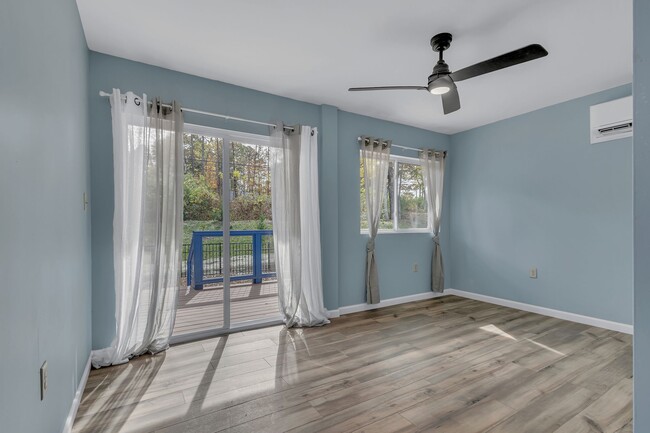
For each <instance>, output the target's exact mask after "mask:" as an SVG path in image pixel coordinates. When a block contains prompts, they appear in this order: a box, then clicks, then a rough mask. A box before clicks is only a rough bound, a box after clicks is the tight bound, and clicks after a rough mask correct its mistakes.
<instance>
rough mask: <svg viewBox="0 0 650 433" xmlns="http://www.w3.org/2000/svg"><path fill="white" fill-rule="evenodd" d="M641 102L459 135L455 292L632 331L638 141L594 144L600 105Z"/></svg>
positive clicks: (582, 101)
mask: <svg viewBox="0 0 650 433" xmlns="http://www.w3.org/2000/svg"><path fill="white" fill-rule="evenodd" d="M630 94H631V87H630V86H629V85H627V86H622V87H618V88H614V89H610V90H607V91H604V92H600V93H597V94H593V95H590V96H587V97H584V98H579V99H574V100H571V101H568V102H565V103H561V104H558V105H554V106H551V107H548V108H544V109H541V110H537V111H534V112H531V113H528V114H523V115H520V116H517V117H514V118H511V119H507V120H503V121H500V122H497V123H493V124H490V125H486V126H483V127H480V128H476V129H472V130H470V131H465V132H462V133H459V134H456V135H454V136H452V139H451V141H452V144H451V147H452V150H453V158H451V159H450V164H451V182H450V185H451V188H450V190H449V193H450V196H451V214H452V217H453V221H452V224H451V244H452V255H451V263H452V268H451V275H452V281H453V286H454V288H455V289H460V290H467V291H471V292H476V293H481V294H485V295H489V296H494V297H498V298H504V299H509V300H513V301H519V302H525V303H529V304H533V305H538V306H543V307H548V308H553V309H558V310H562V311H568V312H572V313H578V314H583V315H587V316H593V317H598V318H601V319H606V320H613V321H617V322H622V323H627V324H631V323H632V320H633V319H632V314H633V299H632V297H633V281H632V275H633V266H632V254H633V252H632V139H630V138H628V139H621V140H615V141H609V142H605V143H600V144H596V145H591V144H590V143H589V106H590V105H593V104H598V103H601V102H605V101H609V100H612V99H617V98H620V97H623V96H628V95H630ZM635 133H636V131H635ZM532 266H536V267H537V268H538V278H537V279H530V278H529V277H528V271H529V268H530V267H532Z"/></svg>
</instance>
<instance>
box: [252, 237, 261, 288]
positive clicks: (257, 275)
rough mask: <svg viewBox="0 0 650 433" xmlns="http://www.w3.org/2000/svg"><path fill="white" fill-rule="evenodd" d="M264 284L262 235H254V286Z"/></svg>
mask: <svg viewBox="0 0 650 433" xmlns="http://www.w3.org/2000/svg"><path fill="white" fill-rule="evenodd" d="M261 282H262V234H261V233H255V234H253V284H260V283H261Z"/></svg>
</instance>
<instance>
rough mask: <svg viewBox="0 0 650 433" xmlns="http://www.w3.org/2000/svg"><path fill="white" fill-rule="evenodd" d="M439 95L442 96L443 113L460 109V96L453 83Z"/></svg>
mask: <svg viewBox="0 0 650 433" xmlns="http://www.w3.org/2000/svg"><path fill="white" fill-rule="evenodd" d="M440 96H442V111H443V112H444V113H445V114H449V113H453V112H454V111H458V110H460V96H458V89H457V88H456V86H455V85H453V86H452V87H451V88H450V89H449V91H448V92H447V93H443V94H442V95H440Z"/></svg>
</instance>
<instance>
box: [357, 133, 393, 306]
mask: <svg viewBox="0 0 650 433" xmlns="http://www.w3.org/2000/svg"><path fill="white" fill-rule="evenodd" d="M391 143H392V142H391V141H390V140H382V139H376V138H372V137H361V142H360V145H361V160H362V161H363V167H364V170H363V179H364V182H365V186H366V206H367V208H368V232H369V234H370V238H369V239H368V243H367V244H366V302H368V303H369V304H377V303H379V301H380V296H379V276H378V273H377V262H376V260H375V238H376V237H377V231H378V230H379V220H380V216H381V206H382V201H383V199H384V196H385V194H386V183H387V182H388V165H389V163H390V161H389V158H390V146H391Z"/></svg>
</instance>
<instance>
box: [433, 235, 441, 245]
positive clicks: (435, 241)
mask: <svg viewBox="0 0 650 433" xmlns="http://www.w3.org/2000/svg"><path fill="white" fill-rule="evenodd" d="M433 242H434V243H435V244H437V245H440V236H439V235H433Z"/></svg>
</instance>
